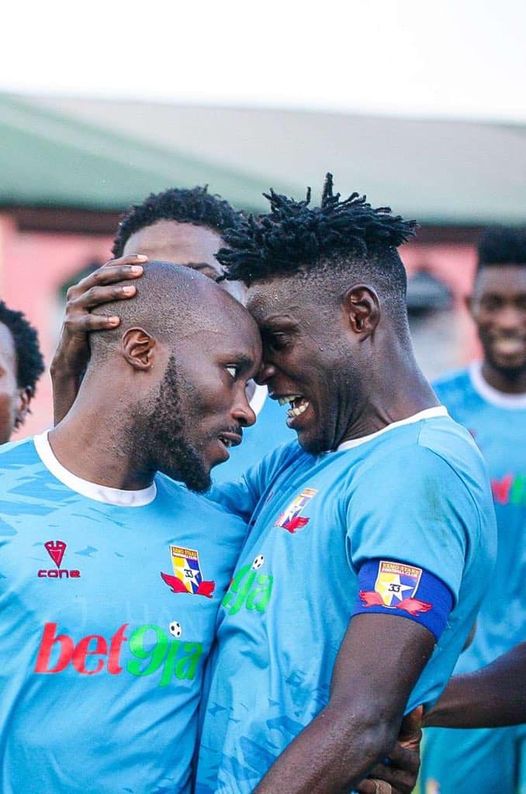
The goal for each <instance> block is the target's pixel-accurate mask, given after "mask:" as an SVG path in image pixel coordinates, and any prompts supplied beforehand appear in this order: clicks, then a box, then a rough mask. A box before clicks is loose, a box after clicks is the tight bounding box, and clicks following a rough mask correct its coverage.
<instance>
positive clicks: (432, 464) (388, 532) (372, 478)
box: [347, 446, 480, 637]
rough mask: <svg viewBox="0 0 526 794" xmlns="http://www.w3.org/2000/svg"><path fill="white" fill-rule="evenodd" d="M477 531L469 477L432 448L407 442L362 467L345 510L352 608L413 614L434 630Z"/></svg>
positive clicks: (441, 624)
mask: <svg viewBox="0 0 526 794" xmlns="http://www.w3.org/2000/svg"><path fill="white" fill-rule="evenodd" d="M479 534H480V517H479V513H478V509H477V505H476V503H475V501H474V499H473V497H472V495H471V494H470V492H469V489H468V487H467V485H466V483H465V482H464V481H463V479H462V477H461V475H460V474H459V472H458V471H457V470H456V469H455V468H453V467H452V466H451V465H450V464H449V463H448V462H447V461H446V460H444V459H443V458H442V457H441V456H440V455H438V454H436V453H435V452H433V451H432V450H430V449H428V448H425V447H419V446H418V447H414V446H412V447H411V448H408V449H404V450H401V451H396V452H394V453H393V454H391V455H389V456H386V457H385V459H384V460H382V461H376V462H375V465H374V466H370V467H364V471H363V472H362V474H361V475H360V479H359V482H358V485H357V487H356V489H355V491H354V492H353V493H352V495H351V497H350V498H349V501H348V511H347V547H348V555H349V559H350V563H351V566H352V568H353V570H354V571H355V572H356V574H357V575H358V579H359V588H360V597H359V600H358V602H357V605H356V610H355V612H367V611H387V612H390V613H391V614H400V615H402V616H403V617H410V618H411V619H416V620H418V622H421V623H423V624H424V625H426V626H427V627H428V628H429V629H430V630H431V631H433V633H434V634H435V637H438V636H439V635H440V633H441V631H442V630H443V628H444V627H445V623H446V621H447V616H448V615H449V612H450V611H451V609H452V607H453V606H454V604H455V603H456V600H457V598H458V594H459V590H460V586H461V582H462V576H463V571H464V568H465V565H466V561H467V558H468V556H469V554H470V550H471V547H472V544H473V543H476V539H477V538H478V536H479ZM407 599H409V601H407ZM404 600H405V601H406V603H405V607H406V609H404V605H402V608H400V604H401V602H403V601H404ZM418 602H420V603H418ZM431 612H432V613H433V614H431ZM428 613H429V614H428ZM426 615H427V617H425V616H426ZM435 618H436V619H437V622H436V624H435V623H434V620H435ZM430 620H431V623H430Z"/></svg>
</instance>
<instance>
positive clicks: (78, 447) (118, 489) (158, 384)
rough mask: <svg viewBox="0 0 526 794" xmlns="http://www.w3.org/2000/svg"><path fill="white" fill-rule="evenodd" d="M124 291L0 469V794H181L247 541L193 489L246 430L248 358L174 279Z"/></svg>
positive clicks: (252, 367) (245, 325) (214, 314)
mask: <svg viewBox="0 0 526 794" xmlns="http://www.w3.org/2000/svg"><path fill="white" fill-rule="evenodd" d="M137 292H138V295H137V297H136V299H135V300H134V301H130V302H128V303H127V304H121V305H120V306H119V310H120V318H121V322H120V325H119V326H118V328H116V329H114V330H113V331H109V332H105V333H104V334H94V335H93V336H92V338H91V358H90V361H89V364H88V367H87V371H86V374H85V376H84V378H83V381H82V385H81V387H80V391H79V394H78V397H77V399H76V401H75V403H74V405H73V407H72V409H71V410H70V411H69V413H68V415H67V416H66V418H65V419H64V420H63V421H62V422H60V423H59V424H58V425H57V427H56V428H54V429H53V430H51V431H50V432H49V433H43V434H42V435H40V436H36V437H35V438H34V439H28V440H25V441H21V442H18V443H15V444H8V445H5V446H4V447H3V448H2V451H1V452H0V468H1V471H2V478H1V484H0V539H1V546H2V554H1V555H0V620H1V631H0V659H1V664H0V691H1V693H2V698H1V702H0V747H1V749H0V765H1V769H2V773H1V783H0V790H1V791H2V794H19V793H20V792H23V791H24V792H25V791H38V792H42V794H56V793H57V792H62V791H63V792H66V791H67V792H97V794H115V792H117V791H134V792H137V794H146V792H153V791H170V792H178V794H179V793H187V792H190V790H191V783H190V777H191V761H192V757H193V755H194V751H195V744H196V733H197V710H198V706H199V700H200V696H201V691H202V678H203V667H204V664H205V661H206V657H207V655H208V652H209V649H210V645H211V642H212V640H213V635H214V625H215V620H216V613H217V609H218V606H219V603H220V601H221V598H222V596H223V594H224V591H225V589H226V587H227V585H228V582H229V581H230V579H231V574H232V568H233V565H234V563H235V561H236V558H237V555H238V553H239V547H240V544H241V542H242V541H243V539H244V537H245V534H246V526H245V524H244V522H243V521H241V520H240V519H239V518H237V517H235V516H233V515H229V514H227V513H226V512H225V511H224V510H223V509H221V508H220V507H219V506H217V505H215V504H214V503H213V502H211V501H209V500H208V499H205V498H203V497H201V496H198V495H197V493H192V491H195V492H200V491H203V490H204V489H206V488H208V487H209V485H210V469H211V467H212V466H214V465H216V464H218V463H220V462H221V461H224V460H226V458H227V457H228V449H229V448H230V447H231V445H233V444H236V443H239V441H240V438H241V435H242V432H243V428H244V427H245V426H248V425H250V424H252V423H253V422H254V419H255V417H254V413H253V411H252V409H251V408H250V406H249V404H248V401H247V398H246V394H245V389H246V385H247V381H248V380H249V379H250V378H251V377H253V375H254V374H255V372H256V371H257V368H258V366H259V362H260V354H261V342H260V338H259V334H258V331H257V328H256V326H255V323H254V321H253V320H252V319H251V318H250V316H249V315H248V313H247V312H246V310H245V309H244V308H243V307H242V306H241V305H240V304H239V303H238V302H237V301H236V300H234V298H232V297H231V296H230V295H228V294H227V293H226V292H225V291H224V290H222V289H220V288H219V287H217V286H216V285H215V284H214V283H213V282H212V281H210V280H209V279H207V278H205V277H204V276H202V275H200V274H198V273H193V272H192V271H190V270H189V269H188V268H181V267H175V266H174V265H172V264H166V263H154V262H152V263H151V264H150V265H149V266H148V267H147V268H146V270H145V273H144V276H143V277H142V280H141V284H140V287H139V288H138V290H137ZM101 311H103V312H104V311H106V312H109V313H110V314H113V313H114V312H115V305H112V304H110V305H109V306H108V307H106V308H104V309H101ZM218 328H220V329H221V330H220V333H218ZM157 471H160V472H162V473H163V474H156V472H157ZM164 475H168V476H164ZM169 478H170V479H169Z"/></svg>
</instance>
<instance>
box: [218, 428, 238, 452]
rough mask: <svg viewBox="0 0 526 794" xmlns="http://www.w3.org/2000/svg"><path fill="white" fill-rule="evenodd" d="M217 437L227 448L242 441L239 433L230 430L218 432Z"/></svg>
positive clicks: (235, 445)
mask: <svg viewBox="0 0 526 794" xmlns="http://www.w3.org/2000/svg"><path fill="white" fill-rule="evenodd" d="M218 439H219V441H220V442H221V444H223V446H225V447H226V448H227V449H230V448H231V447H238V446H239V445H240V444H241V441H242V438H241V436H240V435H238V434H237V433H230V432H225V433H220V434H219V435H218Z"/></svg>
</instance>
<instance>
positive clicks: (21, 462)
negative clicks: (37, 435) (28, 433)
mask: <svg viewBox="0 0 526 794" xmlns="http://www.w3.org/2000/svg"><path fill="white" fill-rule="evenodd" d="M40 462H41V461H40V458H39V456H38V453H37V451H36V448H35V444H34V441H33V438H32V437H31V438H23V439H22V440H20V441H12V442H9V443H8V444H3V445H2V446H0V470H1V471H2V472H3V473H5V472H6V470H8V469H19V468H20V467H22V466H24V467H26V466H30V465H32V464H35V463H40ZM42 465H43V464H42Z"/></svg>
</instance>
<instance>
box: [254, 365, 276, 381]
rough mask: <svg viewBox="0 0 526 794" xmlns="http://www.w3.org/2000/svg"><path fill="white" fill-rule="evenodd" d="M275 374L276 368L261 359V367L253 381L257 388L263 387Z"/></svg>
mask: <svg viewBox="0 0 526 794" xmlns="http://www.w3.org/2000/svg"><path fill="white" fill-rule="evenodd" d="M275 374H276V368H275V366H274V365H273V364H271V363H270V362H269V361H266V360H265V359H263V361H262V362H261V367H260V368H259V372H258V374H257V375H256V376H255V378H254V380H255V381H256V383H257V384H258V386H265V385H266V384H267V383H268V382H269V380H270V379H271V378H272V377H274V375H275Z"/></svg>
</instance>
